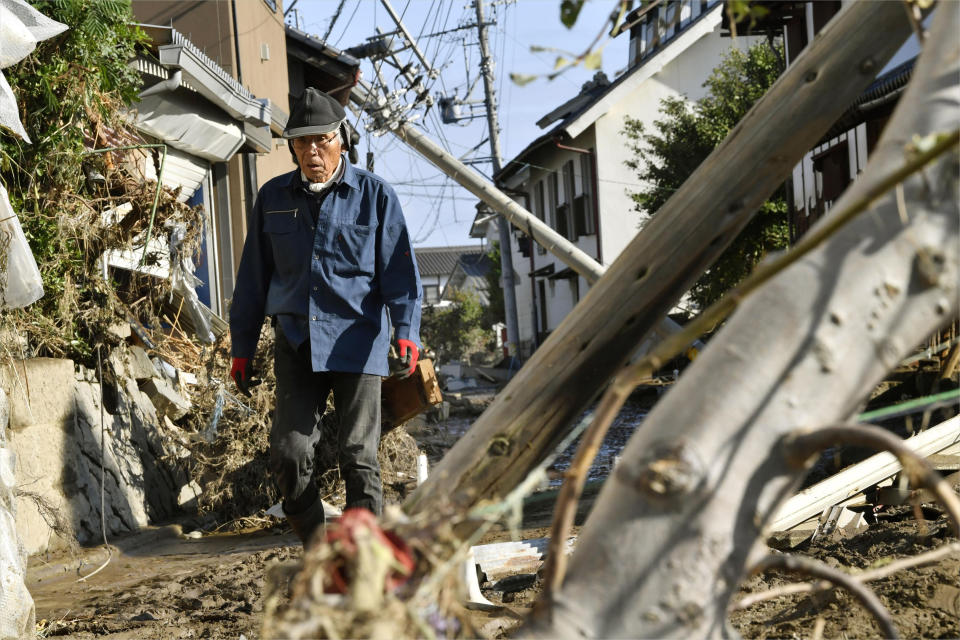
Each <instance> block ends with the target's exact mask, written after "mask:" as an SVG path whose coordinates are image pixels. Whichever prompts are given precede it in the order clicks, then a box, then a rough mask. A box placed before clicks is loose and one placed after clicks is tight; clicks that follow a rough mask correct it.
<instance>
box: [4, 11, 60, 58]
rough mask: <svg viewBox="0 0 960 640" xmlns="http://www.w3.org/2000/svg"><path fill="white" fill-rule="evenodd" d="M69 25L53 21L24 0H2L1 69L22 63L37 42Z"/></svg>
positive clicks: (50, 36)
mask: <svg viewBox="0 0 960 640" xmlns="http://www.w3.org/2000/svg"><path fill="white" fill-rule="evenodd" d="M66 28H67V25H65V24H61V23H59V22H57V21H55V20H51V19H50V18H48V17H46V16H45V15H43V14H42V13H40V12H39V11H37V10H36V9H34V8H33V7H31V6H30V5H29V4H27V3H26V2H24V1H23V0H0V69H3V68H5V67H9V66H10V65H12V64H16V63H18V62H20V61H21V60H23V59H24V58H26V57H27V56H28V55H30V52H32V51H33V50H34V49H35V48H36V46H37V43H38V42H41V41H43V40H46V39H47V38H52V37H53V36H55V35H57V34H58V33H62V32H63V31H65V30H66Z"/></svg>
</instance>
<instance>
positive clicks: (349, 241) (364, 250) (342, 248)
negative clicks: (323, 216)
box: [334, 224, 376, 276]
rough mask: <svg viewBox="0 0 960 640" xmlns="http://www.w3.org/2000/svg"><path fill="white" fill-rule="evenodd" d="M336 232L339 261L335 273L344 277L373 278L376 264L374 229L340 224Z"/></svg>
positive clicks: (335, 240)
mask: <svg viewBox="0 0 960 640" xmlns="http://www.w3.org/2000/svg"><path fill="white" fill-rule="evenodd" d="M335 232H336V237H335V239H334V242H335V245H336V248H337V260H336V264H335V265H334V272H335V273H337V274H338V275H342V276H357V275H366V276H372V275H373V274H374V268H375V262H376V260H375V256H376V246H375V245H376V238H375V236H374V233H373V229H372V228H371V227H367V226H363V225H357V224H338V225H336V227H335Z"/></svg>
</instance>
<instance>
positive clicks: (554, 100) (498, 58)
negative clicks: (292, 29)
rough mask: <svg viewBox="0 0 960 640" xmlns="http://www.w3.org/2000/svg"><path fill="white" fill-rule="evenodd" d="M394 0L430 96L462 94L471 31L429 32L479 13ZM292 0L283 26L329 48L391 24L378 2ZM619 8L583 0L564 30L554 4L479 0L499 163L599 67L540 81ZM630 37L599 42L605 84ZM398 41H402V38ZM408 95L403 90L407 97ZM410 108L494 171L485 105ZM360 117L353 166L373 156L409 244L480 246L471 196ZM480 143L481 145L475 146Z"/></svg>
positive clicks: (467, 4) (370, 73)
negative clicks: (519, 80) (455, 118)
mask: <svg viewBox="0 0 960 640" xmlns="http://www.w3.org/2000/svg"><path fill="white" fill-rule="evenodd" d="M390 1H391V5H392V7H393V9H394V10H395V11H396V13H397V14H398V15H400V16H401V20H402V22H403V24H404V26H405V27H406V29H407V31H408V32H409V33H410V34H411V35H412V36H413V37H414V38H415V39H416V40H417V45H418V47H419V48H420V50H421V51H422V52H423V53H424V57H425V58H426V59H427V60H428V61H429V62H430V63H431V65H432V66H433V67H434V68H436V69H438V70H439V75H438V77H437V78H435V79H433V80H429V79H428V80H427V81H426V82H425V84H426V88H427V89H428V90H429V91H430V94H431V95H432V96H433V97H434V100H435V101H436V100H437V99H438V98H439V97H440V96H441V95H447V96H453V95H454V94H456V95H457V96H458V97H460V98H463V97H465V95H466V93H467V89H468V87H469V85H470V83H472V82H473V81H474V80H476V79H477V77H478V74H479V69H480V62H479V61H480V48H479V46H478V38H477V29H476V28H469V29H464V30H459V31H454V32H451V33H447V34H444V35H432V34H435V33H437V32H440V31H446V30H449V29H454V28H456V27H458V26H464V25H468V24H470V25H472V24H474V23H475V15H476V14H475V9H474V6H473V2H472V0H390ZM291 2H292V0H288V1H286V2H284V6H285V7H288V8H292V9H293V11H290V12H288V13H287V17H286V19H287V22H288V24H291V25H293V26H298V27H299V28H300V29H301V30H303V31H306V32H307V33H309V34H311V35H315V36H317V37H319V38H321V39H322V38H324V37H327V42H328V44H330V45H333V46H334V47H337V48H338V49H348V48H350V47H353V46H356V45H360V44H364V43H366V42H367V39H368V38H370V37H374V36H376V33H377V32H376V28H378V27H379V29H380V30H381V31H382V32H391V31H395V30H396V29H397V27H396V23H395V22H394V21H393V19H392V18H391V17H390V14H389V13H388V12H387V10H386V9H385V8H384V5H383V4H382V2H381V0H342V1H341V0H298V2H297V3H296V4H295V5H292V4H291ZM617 4H618V2H616V0H588V1H587V2H586V3H585V5H584V8H583V10H582V11H581V13H580V16H579V18H578V20H577V23H576V24H575V26H574V27H573V28H572V29H567V28H566V27H565V26H564V25H563V23H562V22H561V21H560V0H513V1H509V2H504V1H503V0H499V1H496V2H492V1H491V0H485V1H484V9H485V11H484V13H485V17H486V19H487V21H488V22H489V21H494V22H495V23H496V24H494V25H491V26H490V27H489V28H488V39H489V43H490V51H491V54H492V56H493V59H494V68H493V72H494V78H495V85H496V96H497V101H498V118H499V123H500V146H501V152H502V156H503V157H502V162H503V164H506V162H507V161H508V160H510V159H511V158H513V157H514V156H516V155H517V154H518V153H520V152H521V151H522V150H523V149H524V147H526V146H527V145H528V144H529V143H530V142H532V141H533V140H534V139H535V138H537V137H538V136H539V135H541V134H542V133H543V132H544V130H542V129H540V128H539V127H537V126H536V121H537V120H539V119H540V118H541V117H543V116H544V115H545V114H547V113H548V112H550V111H551V110H553V109H554V108H555V107H557V106H558V105H560V104H562V103H563V102H565V101H567V100H569V99H570V98H572V97H573V96H575V95H577V94H578V93H579V92H580V87H581V86H582V85H583V83H584V82H587V81H588V80H590V79H591V78H592V77H593V75H594V73H596V70H595V69H585V68H584V67H583V66H578V67H574V68H571V69H569V70H567V71H566V72H564V73H563V74H561V75H559V76H558V77H557V78H555V79H553V80H548V79H546V78H545V77H543V76H545V75H546V74H549V73H550V72H552V71H553V70H554V64H555V62H556V59H557V57H558V56H563V57H565V58H568V59H569V58H571V57H572V54H578V53H581V52H582V51H584V50H585V49H586V48H587V46H588V45H589V44H590V43H591V42H592V41H593V40H594V38H595V37H596V36H597V35H598V34H599V33H600V32H601V30H603V27H604V24H605V23H606V21H607V17H608V16H609V14H610V12H611V11H613V9H614V8H615V6H616V5H617ZM341 5H342V7H341ZM338 8H340V12H339V14H337V9H338ZM334 17H336V19H335V20H334ZM297 21H299V22H297ZM328 34H329V35H328ZM627 39H628V36H627V34H623V35H621V36H619V37H617V38H614V39H609V38H605V40H604V41H603V43H604V45H603V49H602V69H603V71H604V72H605V73H606V74H607V76H608V77H609V78H610V79H611V80H613V79H614V78H615V77H616V76H617V74H618V72H621V71H622V70H623V69H624V68H625V67H626V64H627V48H628V42H627ZM394 42H395V47H398V46H399V42H400V41H399V40H398V39H395V41H394ZM531 47H535V48H554V49H563V50H565V51H566V52H569V53H565V52H561V51H554V50H547V51H542V50H540V51H531ZM397 58H398V59H399V61H400V63H401V64H402V65H406V64H407V63H408V62H410V61H411V60H414V61H416V62H417V64H419V60H417V59H416V58H415V57H414V54H413V52H412V51H411V50H409V49H408V50H406V51H401V52H400V53H398V54H397ZM361 71H362V73H363V75H362V78H363V79H364V80H366V81H367V82H374V81H375V79H376V74H375V69H374V67H373V63H372V62H371V61H370V60H369V59H365V60H363V61H362V64H361ZM380 71H381V75H382V76H383V78H384V79H385V81H386V84H387V86H388V87H389V88H390V89H391V90H395V89H397V87H402V80H401V82H395V79H396V78H397V77H398V76H399V71H398V70H397V69H395V68H394V67H392V66H390V65H389V64H387V63H383V62H381V63H380ZM510 73H518V74H525V75H538V76H540V77H538V78H537V79H536V80H534V81H532V82H530V83H528V84H525V85H523V86H521V85H518V84H516V83H514V82H512V81H511V80H510V78H509V74H510ZM412 95H413V94H411V93H407V94H406V95H405V96H403V98H404V99H405V98H410V97H412ZM470 98H471V99H477V100H481V101H482V99H483V81H482V79H481V80H479V81H477V82H476V83H475V86H474V88H473V92H472V94H471V95H470ZM481 107H482V105H481ZM413 113H414V114H417V115H419V116H420V117H419V118H418V119H416V120H415V121H414V124H416V125H417V126H419V127H421V129H422V130H423V131H424V132H426V133H427V134H428V135H429V136H430V137H431V138H432V139H433V140H434V141H436V142H438V143H440V144H441V145H442V146H444V147H445V148H446V149H447V150H448V151H450V152H451V153H452V154H453V155H455V156H457V157H465V156H466V157H469V158H476V159H480V160H484V159H486V160H487V161H483V162H481V163H479V164H475V165H473V167H474V169H476V170H477V171H479V172H480V173H481V174H483V175H485V176H487V177H489V176H490V175H491V172H492V170H491V165H490V163H489V161H488V160H489V158H490V155H491V154H490V146H489V143H488V142H483V141H484V140H485V139H487V123H486V118H485V117H484V114H485V112H484V110H483V109H482V108H481V109H479V110H478V111H477V113H478V114H480V115H481V116H482V117H478V118H475V119H473V120H467V121H462V122H458V123H455V124H444V123H442V122H441V118H440V117H439V116H440V114H439V108H438V106H437V105H434V106H433V107H432V108H431V109H430V110H429V111H428V112H426V114H424V109H422V108H420V109H417V110H415V111H413ZM355 120H357V117H356V116H353V115H350V121H351V122H354V121H355ZM364 123H365V119H360V121H359V124H358V126H357V129H358V130H359V131H360V134H361V140H360V144H359V151H360V162H359V164H360V166H365V164H366V154H367V152H368V151H372V152H373V154H374V158H375V159H374V163H375V164H374V171H375V173H377V174H378V175H380V176H381V177H383V178H385V179H386V180H387V181H388V182H390V183H391V184H392V185H393V186H394V188H395V189H396V191H397V193H398V194H399V195H400V197H401V199H402V204H403V209H404V215H405V217H406V220H407V227H408V229H409V232H410V235H411V238H412V239H413V242H414V246H415V247H440V246H453V245H472V244H478V243H479V241H478V240H476V239H472V238H470V236H469V231H470V224H471V222H472V221H473V218H474V215H475V213H476V209H475V206H476V202H477V199H476V197H474V196H473V195H472V194H470V193H469V192H468V191H466V190H465V189H463V188H462V187H460V186H459V185H458V184H456V183H455V182H454V181H453V180H451V179H449V178H448V177H447V176H445V175H444V174H443V173H442V172H441V171H440V170H439V169H437V168H436V167H434V166H433V165H432V164H430V162H428V161H427V160H426V159H424V158H423V157H422V156H420V155H419V154H418V153H417V152H416V151H414V150H413V149H412V148H410V147H408V146H406V145H405V144H404V143H403V142H401V141H400V140H399V139H398V138H396V137H395V136H393V135H392V134H389V133H388V134H385V135H382V136H374V135H370V134H369V133H368V132H367V131H366V130H365V127H364V126H363V125H364ZM481 143H482V144H481ZM477 145H479V148H477V149H476V150H473V149H474V148H475V147H477Z"/></svg>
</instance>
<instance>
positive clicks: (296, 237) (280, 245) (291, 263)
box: [263, 209, 310, 272]
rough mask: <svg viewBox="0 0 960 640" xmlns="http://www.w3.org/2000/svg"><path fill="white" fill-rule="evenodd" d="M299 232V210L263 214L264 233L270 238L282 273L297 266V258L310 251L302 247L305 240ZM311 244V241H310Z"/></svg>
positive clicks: (277, 264)
mask: <svg viewBox="0 0 960 640" xmlns="http://www.w3.org/2000/svg"><path fill="white" fill-rule="evenodd" d="M296 230H297V210H296V209H288V210H285V211H265V212H264V214H263V231H264V233H266V234H267V235H268V236H269V237H270V244H271V246H272V247H273V259H274V261H275V264H276V266H277V269H278V270H279V271H280V272H286V271H289V270H291V269H294V268H296V266H297V257H298V256H299V255H300V254H301V253H302V252H303V251H308V252H309V250H310V248H309V246H307V247H301V246H300V245H301V244H303V240H302V239H301V237H300V236H301V235H302V234H299V233H294V232H295V231H296ZM308 242H309V240H308Z"/></svg>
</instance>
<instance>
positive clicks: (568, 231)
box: [557, 160, 577, 242]
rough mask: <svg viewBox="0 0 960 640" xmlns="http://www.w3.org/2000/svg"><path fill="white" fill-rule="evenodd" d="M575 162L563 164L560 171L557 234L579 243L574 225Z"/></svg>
mask: <svg viewBox="0 0 960 640" xmlns="http://www.w3.org/2000/svg"><path fill="white" fill-rule="evenodd" d="M573 191H574V186H573V160H567V161H566V162H564V163H563V167H562V168H561V170H560V190H559V198H558V200H557V202H559V203H560V206H558V207H557V233H559V234H560V235H562V236H563V237H564V238H566V239H567V240H572V241H574V242H576V241H577V230H576V228H575V226H574V224H573V220H572V219H573Z"/></svg>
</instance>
